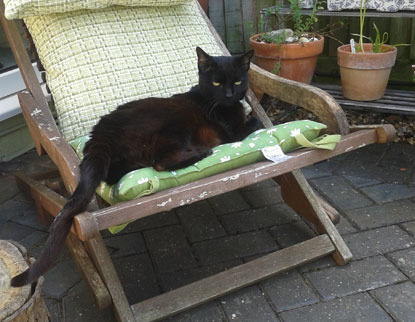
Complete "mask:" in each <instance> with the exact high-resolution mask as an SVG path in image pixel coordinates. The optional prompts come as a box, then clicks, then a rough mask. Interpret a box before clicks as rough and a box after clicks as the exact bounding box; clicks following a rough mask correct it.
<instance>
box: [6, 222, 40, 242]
mask: <svg viewBox="0 0 415 322" xmlns="http://www.w3.org/2000/svg"><path fill="white" fill-rule="evenodd" d="M33 232H34V229H32V228H29V227H25V226H22V225H18V224H14V223H12V222H10V221H8V222H6V223H4V224H3V225H1V226H0V239H12V240H15V241H19V240H21V239H23V238H25V237H27V236H29V235H30V234H31V233H33Z"/></svg>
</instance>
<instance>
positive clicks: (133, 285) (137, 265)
mask: <svg viewBox="0 0 415 322" xmlns="http://www.w3.org/2000/svg"><path fill="white" fill-rule="evenodd" d="M113 262H114V266H115V269H116V271H117V274H118V277H119V279H120V281H121V284H122V286H123V288H124V292H125V294H126V296H127V299H128V302H129V303H137V302H140V301H143V300H145V299H149V298H151V297H153V296H156V295H158V294H159V293H160V289H159V286H158V283H157V278H156V275H155V273H154V270H153V264H152V263H151V260H150V257H149V256H148V254H139V255H133V256H128V257H120V258H115V259H113Z"/></svg>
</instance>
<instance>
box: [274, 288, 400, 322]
mask: <svg viewBox="0 0 415 322" xmlns="http://www.w3.org/2000/svg"><path fill="white" fill-rule="evenodd" d="M280 316H281V318H282V319H283V320H284V322H299V321H319V322H333V321H335V322H389V321H393V320H392V319H391V318H390V317H389V316H388V314H387V313H386V312H385V311H383V310H382V308H381V307H380V306H379V305H378V304H377V303H376V302H375V301H374V300H373V299H372V298H371V297H370V296H369V295H368V294H366V293H360V294H356V295H351V296H346V297H342V298H339V299H335V300H332V301H328V302H323V303H318V304H315V305H310V306H305V307H302V308H299V309H295V310H292V311H287V312H282V313H280Z"/></svg>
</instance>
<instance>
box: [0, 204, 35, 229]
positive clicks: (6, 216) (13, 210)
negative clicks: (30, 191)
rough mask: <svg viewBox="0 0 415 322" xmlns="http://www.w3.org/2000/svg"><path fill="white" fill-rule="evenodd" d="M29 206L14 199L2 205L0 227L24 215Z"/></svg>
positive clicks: (0, 206) (0, 207)
mask: <svg viewBox="0 0 415 322" xmlns="http://www.w3.org/2000/svg"><path fill="white" fill-rule="evenodd" d="M28 207H29V205H27V204H26V203H22V202H18V201H16V200H14V199H11V200H7V201H5V202H3V203H1V204H0V226H1V225H3V224H5V223H6V222H7V221H8V220H10V219H13V218H14V217H18V216H20V215H21V214H23V213H24V211H25V210H27V208H28Z"/></svg>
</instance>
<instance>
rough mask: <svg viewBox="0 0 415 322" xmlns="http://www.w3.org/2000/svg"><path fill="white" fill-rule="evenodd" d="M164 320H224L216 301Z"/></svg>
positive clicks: (184, 321) (188, 321)
mask: <svg viewBox="0 0 415 322" xmlns="http://www.w3.org/2000/svg"><path fill="white" fill-rule="evenodd" d="M163 321H168V322H223V316H222V313H221V311H220V309H219V308H218V305H217V303H216V302H209V303H206V304H203V305H201V306H198V307H196V308H194V309H191V310H188V311H185V312H183V313H180V314H178V315H175V316H173V317H171V318H168V319H165V320H163Z"/></svg>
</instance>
